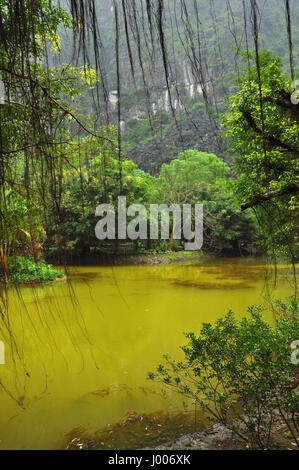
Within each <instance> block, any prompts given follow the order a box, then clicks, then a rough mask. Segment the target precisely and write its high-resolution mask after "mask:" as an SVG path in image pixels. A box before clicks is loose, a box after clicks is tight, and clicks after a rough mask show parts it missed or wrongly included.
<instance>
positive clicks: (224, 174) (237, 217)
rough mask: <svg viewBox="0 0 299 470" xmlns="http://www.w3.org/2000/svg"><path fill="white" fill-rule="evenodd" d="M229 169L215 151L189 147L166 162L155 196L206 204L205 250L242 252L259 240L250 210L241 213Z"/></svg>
mask: <svg viewBox="0 0 299 470" xmlns="http://www.w3.org/2000/svg"><path fill="white" fill-rule="evenodd" d="M229 173H230V169H229V167H228V166H227V164H226V163H225V162H223V161H222V160H221V159H220V158H218V157H217V156H216V155H213V154H208V153H204V152H199V151H198V150H186V151H185V152H182V153H180V154H179V158H178V159H175V160H173V161H172V162H171V163H170V164H169V165H166V164H164V165H163V166H162V169H161V174H160V177H159V178H158V184H157V187H156V190H155V192H154V193H153V198H154V199H155V200H157V201H160V202H165V203H168V204H174V203H176V204H203V206H204V247H203V248H204V250H207V251H213V252H235V253H240V251H242V248H243V247H245V246H246V245H249V244H252V243H254V242H255V241H256V240H257V237H258V232H257V229H256V224H255V223H254V220H253V217H252V215H251V214H242V213H241V211H240V208H239V203H238V201H237V199H236V197H235V196H234V188H233V185H232V183H231V181H229V179H228V176H229Z"/></svg>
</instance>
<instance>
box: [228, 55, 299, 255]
mask: <svg viewBox="0 0 299 470" xmlns="http://www.w3.org/2000/svg"><path fill="white" fill-rule="evenodd" d="M251 57H252V54H250V56H249V60H250V59H251ZM246 59H247V57H246ZM245 70H246V72H245V73H244V74H243V76H241V77H240V78H239V79H238V80H237V83H238V84H239V85H240V87H241V89H240V91H239V92H238V93H237V94H235V95H234V96H232V97H231V98H230V100H229V102H230V104H229V107H228V110H227V112H226V114H225V116H224V119H223V125H224V126H225V128H226V129H227V132H226V135H227V137H228V138H229V141H230V145H231V150H230V151H231V153H232V154H234V155H238V156H236V157H235V158H234V167H235V171H236V173H237V174H238V176H239V178H238V180H237V181H236V182H235V189H236V193H237V195H238V198H239V201H240V202H245V203H247V204H249V205H250V204H251V205H253V206H255V207H256V212H257V216H258V219H259V221H260V225H261V227H262V229H263V233H264V243H263V244H264V246H265V248H266V249H267V250H268V252H269V253H270V254H272V255H284V256H288V257H289V258H290V259H292V260H293V261H294V260H295V259H296V257H297V256H298V249H299V246H298V239H297V236H296V233H297V229H298V222H299V219H298V217H299V210H298V209H299V205H298V197H297V196H296V195H294V194H292V193H291V192H287V189H288V188H289V187H290V186H291V185H292V184H294V183H296V182H298V171H299V166H298V165H299V160H298V152H299V124H298V123H299V114H298V110H297V107H296V106H293V105H292V103H291V95H292V87H291V80H290V78H289V77H287V76H286V75H284V74H283V71H282V65H281V60H280V59H279V58H273V57H272V56H271V54H270V53H269V52H267V51H265V52H263V53H261V54H260V80H259V77H258V75H259V74H258V71H257V67H256V66H255V65H252V66H251V67H250V68H249V70H248V69H247V68H246V69H245ZM273 191H286V194H285V195H282V196H280V197H276V198H272V199H270V200H269V201H263V195H265V194H268V193H269V192H273Z"/></svg>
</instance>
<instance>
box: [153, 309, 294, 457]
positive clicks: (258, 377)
mask: <svg viewBox="0 0 299 470" xmlns="http://www.w3.org/2000/svg"><path fill="white" fill-rule="evenodd" d="M282 310H283V315H282V316H281V317H280V318H279V319H278V320H277V321H275V324H274V325H270V324H268V323H267V322H266V321H264V319H263V317H262V309H261V308H260V307H251V308H249V309H248V312H249V316H248V317H246V318H243V319H241V320H238V319H237V318H236V317H235V315H234V314H233V312H229V313H228V314H227V315H226V316H224V317H223V318H220V319H219V320H218V321H217V322H216V323H215V325H211V324H210V323H208V324H204V325H203V327H202V329H201V331H200V334H199V336H198V337H197V336H196V335H195V334H194V333H189V334H187V335H186V337H187V338H188V340H189V343H188V345H187V346H184V347H183V348H182V350H183V352H184V355H185V359H184V360H183V361H182V362H177V361H175V360H173V359H172V358H171V357H169V356H167V355H166V356H164V358H165V364H164V365H160V366H159V367H158V369H157V372H156V373H150V374H149V378H150V379H156V380H158V381H160V382H162V383H164V384H165V385H166V386H167V387H170V388H172V389H174V390H176V391H178V392H179V393H181V394H183V395H184V396H187V397H190V398H192V399H193V400H195V402H196V403H198V404H199V405H200V406H201V407H202V408H203V410H205V411H206V412H208V414H209V416H210V417H211V419H212V420H213V421H217V422H221V423H222V424H224V425H225V426H227V427H228V428H230V429H232V430H233V431H234V432H235V433H236V434H237V435H238V436H239V437H241V438H242V439H243V440H245V441H246V442H247V443H248V444H249V446H250V447H251V448H258V449H268V448H271V447H273V446H274V443H273V439H272V436H273V429H274V426H275V424H276V422H277V421H278V420H280V421H281V420H283V423H284V426H286V427H287V429H288V432H290V434H291V435H292V438H293V439H294V441H295V442H296V444H297V446H299V440H298V427H299V426H298V424H299V419H298V418H299V396H298V393H296V390H295V389H296V385H298V384H296V379H295V377H296V366H295V365H293V364H292V363H291V344H292V342H293V341H294V340H299V310H298V304H297V303H296V302H292V303H291V304H290V305H289V306H284V309H282Z"/></svg>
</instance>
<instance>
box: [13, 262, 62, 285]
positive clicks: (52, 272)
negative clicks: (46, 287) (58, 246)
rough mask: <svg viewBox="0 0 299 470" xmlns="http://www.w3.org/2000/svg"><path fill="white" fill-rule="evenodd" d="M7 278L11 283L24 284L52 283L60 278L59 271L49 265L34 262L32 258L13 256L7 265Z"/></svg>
mask: <svg viewBox="0 0 299 470" xmlns="http://www.w3.org/2000/svg"><path fill="white" fill-rule="evenodd" d="M7 266H8V271H9V276H8V281H9V282H12V283H24V282H35V281H43V282H44V281H54V280H55V279H56V278H58V277H62V276H63V274H62V273H61V271H58V270H56V269H53V268H52V266H51V265H50V264H46V263H44V262H42V261H39V262H38V263H36V262H35V260H34V258H26V257H24V256H15V257H13V258H10V259H9V260H8V263H7Z"/></svg>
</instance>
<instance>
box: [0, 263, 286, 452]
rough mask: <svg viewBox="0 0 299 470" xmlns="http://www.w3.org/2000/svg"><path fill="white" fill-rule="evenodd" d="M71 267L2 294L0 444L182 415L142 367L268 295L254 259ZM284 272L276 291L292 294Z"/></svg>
mask: <svg viewBox="0 0 299 470" xmlns="http://www.w3.org/2000/svg"><path fill="white" fill-rule="evenodd" d="M70 271H71V277H72V282H71V283H57V284H51V285H47V286H44V287H38V288H36V289H31V288H30V289H29V288H24V289H21V295H19V294H18V293H17V292H15V291H13V290H11V291H10V292H9V319H8V320H9V322H10V331H11V332H12V333H13V335H8V333H7V331H6V330H5V329H4V328H1V330H0V339H1V340H3V341H4V342H5V345H6V365H4V366H0V379H1V383H2V388H0V410H1V411H0V448H2V449H15V448H17V449H32V448H34V449H53V448H61V447H62V446H63V443H64V441H65V440H64V436H65V434H66V433H67V432H69V431H70V430H71V429H74V428H78V427H80V426H84V429H87V430H90V432H92V431H95V430H97V429H99V428H102V427H105V429H108V428H107V426H108V425H112V424H113V423H116V422H117V421H119V420H120V419H121V418H123V417H124V416H126V415H127V413H128V411H131V412H134V413H136V416H137V415H138V416H139V415H140V414H142V413H144V414H147V416H151V413H153V412H157V411H159V410H160V411H161V410H164V412H170V413H177V412H180V411H182V409H183V408H182V397H180V396H177V395H175V394H170V393H168V394H167V395H166V396H164V394H163V393H162V392H161V388H160V387H159V386H158V385H152V384H151V383H149V382H148V381H147V380H146V375H147V372H148V371H151V370H153V369H154V368H155V366H156V365H157V364H159V363H160V362H161V356H162V354H164V353H168V352H169V353H171V354H172V355H174V356H176V357H179V356H180V354H181V353H180V350H179V346H180V345H182V344H183V343H184V341H185V339H184V337H183V335H182V333H183V332H185V331H191V330H198V329H199V328H200V326H201V324H202V323H203V322H207V321H211V322H213V321H214V320H216V318H217V317H219V316H220V315H222V314H224V313H226V312H227V311H228V310H229V309H232V310H233V311H235V312H236V313H237V314H238V315H243V314H245V312H246V308H247V306H249V305H252V304H261V303H263V302H265V299H266V292H267V291H266V289H265V285H266V284H265V278H266V277H267V270H266V268H265V266H264V265H263V264H262V263H261V262H256V261H255V260H241V259H235V260H231V259H230V260H225V259H221V260H219V259H212V260H209V259H207V260H203V261H200V262H197V264H192V262H191V263H188V264H186V265H181V264H171V265H166V266H118V267H116V266H114V267H111V266H110V267H95V266H93V267H88V266H87V267H86V266H85V267H74V268H71V270H70ZM288 272H289V268H288V267H287V266H280V267H279V269H278V274H279V275H278V287H277V289H276V291H275V295H276V296H277V297H285V296H287V295H290V294H291V292H292V291H291V286H290V284H289V281H288V276H287V274H288ZM267 315H268V318H269V320H270V319H271V314H270V312H268V313H267ZM134 416H135V415H134Z"/></svg>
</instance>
